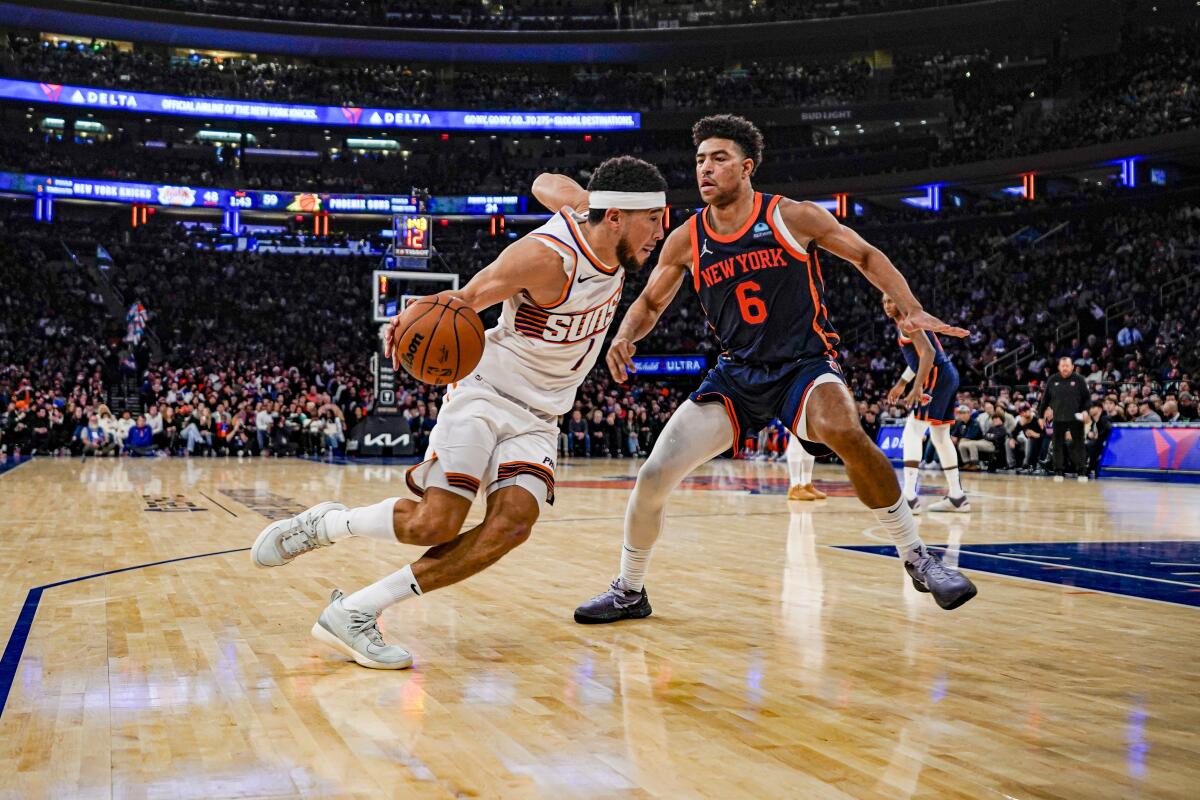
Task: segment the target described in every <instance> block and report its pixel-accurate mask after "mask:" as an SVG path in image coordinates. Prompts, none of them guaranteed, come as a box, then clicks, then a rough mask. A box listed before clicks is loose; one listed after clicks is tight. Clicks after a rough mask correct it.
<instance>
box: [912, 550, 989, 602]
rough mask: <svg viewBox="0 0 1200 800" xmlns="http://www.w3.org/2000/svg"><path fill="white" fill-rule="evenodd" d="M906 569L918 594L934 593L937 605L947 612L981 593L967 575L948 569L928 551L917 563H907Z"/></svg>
mask: <svg viewBox="0 0 1200 800" xmlns="http://www.w3.org/2000/svg"><path fill="white" fill-rule="evenodd" d="M904 569H905V570H906V571H907V572H908V576H909V577H910V578H912V582H913V586H914V587H915V588H916V590H917V591H918V592H930V593H932V594H933V599H934V600H936V601H937V604H938V605H939V606H941V607H942V608H944V609H946V610H947V611H952V610H953V609H956V608H958V607H959V606H961V605H962V604H963V603H965V602H967V601H968V600H970V599H971V598H972V597H974V596H975V595H976V594H978V593H979V590H978V589H976V588H975V584H973V583H971V581H970V579H969V578H967V576H966V575H963V574H962V573H961V572H959V571H958V570H956V569H953V568H951V567H947V566H946V565H945V564H943V563H942V560H941V559H940V558H938V557H937V556H935V555H934V554H933V553H930V552H928V551H925V553H924V554H923V555H922V556H921V557H920V558H918V559H917V560H916V561H905V562H904Z"/></svg>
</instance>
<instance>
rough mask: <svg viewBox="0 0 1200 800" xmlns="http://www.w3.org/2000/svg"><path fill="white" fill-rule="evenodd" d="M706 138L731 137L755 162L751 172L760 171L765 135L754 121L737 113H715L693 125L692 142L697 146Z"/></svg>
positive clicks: (743, 152) (744, 154)
mask: <svg viewBox="0 0 1200 800" xmlns="http://www.w3.org/2000/svg"><path fill="white" fill-rule="evenodd" d="M705 139H729V140H730V141H731V142H733V143H734V144H736V145H737V146H738V149H739V150H741V151H742V155H743V156H745V157H746V158H748V159H750V160H751V161H753V162H754V169H753V170H751V172H750V174H751V175H753V174H754V173H755V172H758V168H759V167H760V166H762V160H763V135H762V131H760V130H759V129H758V126H756V125H755V124H754V123H753V122H751V121H750V120H748V119H746V118H745V117H739V116H737V115H736V114H713V115H712V116H708V117H704V118H702V119H700V120H698V121H697V122H696V124H695V125H693V126H692V144H694V145H696V146H697V147H699V146H700V143H701V142H703V141H704V140H705Z"/></svg>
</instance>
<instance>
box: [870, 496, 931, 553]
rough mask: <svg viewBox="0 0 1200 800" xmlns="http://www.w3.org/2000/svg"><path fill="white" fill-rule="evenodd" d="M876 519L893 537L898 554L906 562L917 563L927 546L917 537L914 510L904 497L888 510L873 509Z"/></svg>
mask: <svg viewBox="0 0 1200 800" xmlns="http://www.w3.org/2000/svg"><path fill="white" fill-rule="evenodd" d="M871 511H872V513H874V514H875V519H877V520H879V524H880V525H882V526H883V529H884V530H885V531H887V534H888V536H890V537H892V542H893V543H894V544H895V545H896V552H897V554H898V555H899V556H900V557H901V558H903V559H904V560H905V561H916V560H917V557H918V556H920V555H922V554H923V553H924V552H925V544H924V543H923V542H922V541H921V537H920V536H918V535H917V522H916V520H915V519H913V515H912V509H911V508H909V507H908V503H906V502H905V501H904V496H903V495H901V496H900V499H899V500H897V501H896V502H895V503H893V504H892V505H890V506H888V507H887V508H872V509H871Z"/></svg>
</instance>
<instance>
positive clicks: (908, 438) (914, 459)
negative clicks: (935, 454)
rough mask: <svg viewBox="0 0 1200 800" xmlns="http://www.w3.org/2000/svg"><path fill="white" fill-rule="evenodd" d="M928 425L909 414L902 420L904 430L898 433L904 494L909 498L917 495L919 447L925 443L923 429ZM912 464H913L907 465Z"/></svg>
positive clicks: (914, 497)
mask: <svg viewBox="0 0 1200 800" xmlns="http://www.w3.org/2000/svg"><path fill="white" fill-rule="evenodd" d="M927 427H929V426H928V424H927V423H925V422H924V421H923V420H919V419H917V418H916V417H915V416H912V415H911V414H910V415H909V417H908V419H906V420H905V421H904V432H903V433H902V434H900V443H901V445H902V446H903V448H904V496H905V497H907V498H908V499H909V500H915V499H916V497H917V483H918V481H920V478H921V470H920V467H919V466H916V465H918V464H920V462H921V447H922V446H923V445H924V444H925V429H926V428H927ZM909 464H913V465H914V466H911V467H910V466H908V465H909Z"/></svg>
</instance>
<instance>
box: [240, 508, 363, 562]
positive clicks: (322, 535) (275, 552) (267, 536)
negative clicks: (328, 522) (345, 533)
mask: <svg viewBox="0 0 1200 800" xmlns="http://www.w3.org/2000/svg"><path fill="white" fill-rule="evenodd" d="M345 510H346V507H345V506H344V505H342V504H341V503H332V502H325V503H317V504H316V505H315V506H313V507H312V508H310V509H308V510H307V511H303V512H301V513H299V514H297V515H296V516H294V517H290V518H288V519H281V520H279V521H278V522H272V523H271V524H270V525H268V526H267V527H265V528H263V531H262V533H260V534H259V535H258V538H257V539H255V540H254V547H253V548H251V550H250V558H251V559H253V560H254V566H256V567H282V566H284V565H286V564H289V563H291V561H292V560H293V559H294V558H296V557H297V556H302V555H304V554H305V553H307V552H309V551H310V550H316V549H317V548H318V547H329V546H330V545H332V544H333V542H332V541H330V539H329V534H328V533H326V531H325V515H326V514H328V513H329V512H330V511H345Z"/></svg>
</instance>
